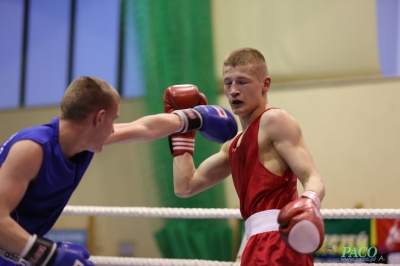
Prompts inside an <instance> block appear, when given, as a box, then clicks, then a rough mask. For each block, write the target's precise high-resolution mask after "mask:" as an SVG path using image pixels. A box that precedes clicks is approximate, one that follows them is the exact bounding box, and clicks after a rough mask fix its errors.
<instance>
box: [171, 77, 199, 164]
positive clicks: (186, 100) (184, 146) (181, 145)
mask: <svg viewBox="0 0 400 266" xmlns="http://www.w3.org/2000/svg"><path fill="white" fill-rule="evenodd" d="M206 104H207V98H206V96H205V95H204V94H203V93H201V92H199V90H198V89H197V87H196V86H195V85H191V84H186V85H174V86H171V87H168V88H167V89H166V90H165V93H164V112H166V113H172V112H173V111H175V110H180V109H188V108H193V107H195V106H197V105H206ZM184 126H185V125H184V123H182V128H181V129H180V130H179V131H186V130H185V129H184V128H183V127H184ZM195 136H196V130H192V131H189V132H185V133H174V134H172V135H171V136H169V147H170V149H171V154H172V155H173V156H174V157H175V156H179V155H183V154H184V153H186V152H188V153H190V154H191V155H193V153H194V138H195Z"/></svg>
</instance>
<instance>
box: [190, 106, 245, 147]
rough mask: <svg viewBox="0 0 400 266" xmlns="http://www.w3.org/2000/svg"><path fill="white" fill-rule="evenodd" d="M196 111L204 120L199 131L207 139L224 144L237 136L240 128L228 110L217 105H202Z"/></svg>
mask: <svg viewBox="0 0 400 266" xmlns="http://www.w3.org/2000/svg"><path fill="white" fill-rule="evenodd" d="M194 109H195V110H196V111H198V112H199V113H200V114H201V116H202V118H203V124H202V126H201V127H200V129H199V131H200V133H201V134H202V135H203V136H204V137H205V138H207V139H209V140H212V141H216V142H219V143H224V142H226V141H228V140H230V139H232V138H233V137H234V136H236V134H237V131H238V126H237V123H236V120H235V118H234V117H233V115H232V114H231V113H230V112H229V111H228V110H226V109H224V108H222V107H220V106H217V105H201V106H196V107H195V108H194Z"/></svg>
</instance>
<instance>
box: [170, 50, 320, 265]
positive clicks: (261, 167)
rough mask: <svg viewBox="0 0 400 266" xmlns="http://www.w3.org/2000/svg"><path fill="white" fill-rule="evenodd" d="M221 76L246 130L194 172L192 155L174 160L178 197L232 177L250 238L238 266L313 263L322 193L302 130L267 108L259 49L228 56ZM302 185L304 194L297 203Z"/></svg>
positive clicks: (265, 75)
mask: <svg viewBox="0 0 400 266" xmlns="http://www.w3.org/2000/svg"><path fill="white" fill-rule="evenodd" d="M223 76H224V91H225V94H226V96H227V98H228V100H229V103H230V105H231V108H232V111H233V113H234V114H236V115H237V116H239V120H240V122H241V125H242V132H241V133H239V134H238V135H237V136H236V137H235V138H233V139H232V140H230V141H228V142H226V143H224V144H223V145H222V147H221V150H220V151H219V152H218V153H216V154H214V155H212V156H211V157H209V158H208V159H206V160H205V161H204V162H202V163H201V164H200V165H199V166H198V168H197V169H196V168H195V166H194V163H193V159H192V153H189V152H181V153H180V154H179V155H178V156H175V155H174V161H173V170H174V189H175V194H176V195H177V196H180V197H190V196H192V195H195V194H197V193H199V192H201V191H204V190H205V189H208V188H210V187H212V186H214V185H216V184H217V183H219V182H221V181H222V180H224V179H225V178H226V177H228V176H229V175H232V179H233V182H234V185H235V188H236V192H237V194H238V197H239V200H240V211H241V214H242V217H243V219H244V220H245V226H246V237H247V239H248V241H247V244H246V247H245V249H244V251H243V254H242V257H241V265H242V266H256V265H257V266H258V265H268V266H271V265H279V266H281V265H282V266H287V265H291V266H293V265H299V266H300V265H301V266H304V265H313V260H312V255H311V254H312V253H313V252H314V251H316V250H318V248H319V247H320V246H321V245H322V243H323V239H324V226H323V220H322V216H321V213H320V201H321V200H322V199H323V197H324V196H325V187H324V184H323V181H322V179H321V177H320V175H319V174H318V172H317V170H316V168H315V165H314V162H313V159H312V156H311V154H310V151H309V150H308V148H307V145H306V143H305V141H304V139H303V137H302V134H301V129H300V127H299V125H298V123H297V122H296V121H295V120H294V119H293V117H291V116H290V115H289V114H288V113H287V112H285V111H284V110H281V109H279V108H273V107H272V106H270V105H269V103H268V100H267V92H268V90H269V88H270V84H271V79H270V77H269V74H268V69H267V65H266V62H265V59H264V56H263V55H262V54H261V53H260V52H259V51H257V50H255V49H252V48H242V49H238V50H235V51H233V52H231V53H230V54H229V55H228V56H227V58H226V59H225V61H224V66H223ZM297 179H298V180H299V181H300V182H301V184H302V185H303V188H304V193H303V194H302V195H301V196H300V197H299V196H298V193H297Z"/></svg>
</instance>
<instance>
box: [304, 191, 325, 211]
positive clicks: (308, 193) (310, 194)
mask: <svg viewBox="0 0 400 266" xmlns="http://www.w3.org/2000/svg"><path fill="white" fill-rule="evenodd" d="M301 197H302V198H309V199H313V200H314V201H315V204H316V205H317V207H318V209H320V208H321V199H320V198H319V196H318V194H317V192H315V191H314V190H306V191H304V193H303V194H301Z"/></svg>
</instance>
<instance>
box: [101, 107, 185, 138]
mask: <svg viewBox="0 0 400 266" xmlns="http://www.w3.org/2000/svg"><path fill="white" fill-rule="evenodd" d="M180 128H181V119H180V118H179V116H177V115H174V114H156V115H149V116H144V117H142V118H139V119H137V120H135V121H133V122H130V123H120V124H115V125H114V133H113V134H111V135H110V137H109V138H108V140H107V142H106V143H105V145H108V144H115V143H128V142H132V141H153V140H156V139H159V138H163V137H166V136H169V135H171V134H172V133H175V132H176V131H178V130H179V129H180Z"/></svg>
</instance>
